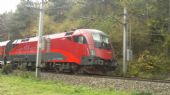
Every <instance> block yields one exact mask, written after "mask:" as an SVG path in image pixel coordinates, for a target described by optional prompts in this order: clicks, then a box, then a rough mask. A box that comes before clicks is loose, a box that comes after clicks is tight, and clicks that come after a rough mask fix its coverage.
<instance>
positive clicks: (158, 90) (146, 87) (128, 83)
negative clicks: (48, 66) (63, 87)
mask: <svg viewBox="0 0 170 95" xmlns="http://www.w3.org/2000/svg"><path fill="white" fill-rule="evenodd" d="M41 78H42V79H45V80H54V81H62V82H65V83H69V84H74V85H86V86H90V87H94V88H108V89H116V90H123V91H139V92H149V93H153V95H170V83H159V82H148V81H137V80H126V79H116V78H115V79H114V78H102V77H93V76H82V75H81V76H77V75H67V74H53V73H41Z"/></svg>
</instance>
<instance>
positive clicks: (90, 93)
mask: <svg viewBox="0 0 170 95" xmlns="http://www.w3.org/2000/svg"><path fill="white" fill-rule="evenodd" d="M0 80H1V83H0V95H151V94H150V93H137V92H125V91H116V90H114V89H95V88H91V87H87V86H75V85H74V86H73V85H70V84H65V83H63V82H56V81H55V82H54V81H45V80H38V79H36V78H35V77H34V75H33V74H32V73H29V72H27V73H22V75H20V76H17V75H11V74H10V75H2V74H0Z"/></svg>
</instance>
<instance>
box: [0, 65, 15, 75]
mask: <svg viewBox="0 0 170 95" xmlns="http://www.w3.org/2000/svg"><path fill="white" fill-rule="evenodd" d="M12 71H13V69H12V65H11V64H6V65H4V66H3V67H2V71H1V72H2V73H3V74H9V73H12Z"/></svg>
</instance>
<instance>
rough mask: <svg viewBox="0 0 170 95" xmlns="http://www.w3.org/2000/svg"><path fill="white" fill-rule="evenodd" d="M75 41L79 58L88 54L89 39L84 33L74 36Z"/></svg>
mask: <svg viewBox="0 0 170 95" xmlns="http://www.w3.org/2000/svg"><path fill="white" fill-rule="evenodd" d="M73 39H74V42H76V45H75V49H76V54H77V56H78V57H79V58H81V57H84V56H86V55H87V40H86V38H85V37H84V36H83V35H77V36H73Z"/></svg>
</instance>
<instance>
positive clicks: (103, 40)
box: [92, 33, 111, 49]
mask: <svg viewBox="0 0 170 95" xmlns="http://www.w3.org/2000/svg"><path fill="white" fill-rule="evenodd" d="M92 36H93V40H94V43H95V47H96V48H103V49H111V45H110V42H109V38H108V37H107V36H106V35H103V34H100V33H93V34H92Z"/></svg>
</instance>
